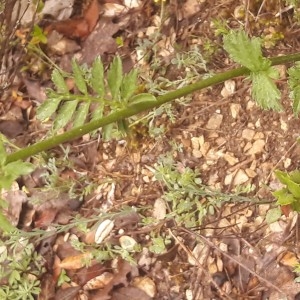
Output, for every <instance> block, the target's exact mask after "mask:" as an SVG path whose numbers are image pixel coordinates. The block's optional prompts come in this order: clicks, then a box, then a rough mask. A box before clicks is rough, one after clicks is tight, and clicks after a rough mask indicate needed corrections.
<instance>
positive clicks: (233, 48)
mask: <svg viewBox="0 0 300 300" xmlns="http://www.w3.org/2000/svg"><path fill="white" fill-rule="evenodd" d="M223 42H224V49H225V50H226V51H227V52H228V53H229V55H230V56H231V58H232V59H233V60H234V61H235V62H237V63H239V64H241V65H243V66H244V67H246V68H248V69H249V70H250V71H252V72H257V71H262V70H266V69H268V68H269V67H270V66H271V62H270V61H269V60H268V59H267V58H265V57H263V55H262V52H261V39H260V38H257V37H254V38H252V39H251V40H250V39H249V37H248V36H247V34H246V33H245V32H244V31H242V30H239V31H231V32H230V33H229V34H227V35H225V36H224V38H223Z"/></svg>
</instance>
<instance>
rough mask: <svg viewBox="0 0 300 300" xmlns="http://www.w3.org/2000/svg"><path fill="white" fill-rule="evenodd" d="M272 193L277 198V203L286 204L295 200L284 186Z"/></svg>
mask: <svg viewBox="0 0 300 300" xmlns="http://www.w3.org/2000/svg"><path fill="white" fill-rule="evenodd" d="M272 194H273V196H274V197H275V198H276V199H277V203H278V204H279V205H288V204H291V203H293V202H295V201H296V199H295V198H294V196H293V195H292V194H290V193H289V191H288V189H286V188H283V189H281V190H279V191H276V192H273V193H272Z"/></svg>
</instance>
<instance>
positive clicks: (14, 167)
mask: <svg viewBox="0 0 300 300" xmlns="http://www.w3.org/2000/svg"><path fill="white" fill-rule="evenodd" d="M34 169H35V166H34V165H33V164H31V163H29V162H22V161H21V160H17V161H14V162H11V163H9V164H7V165H4V166H2V168H1V170H0V174H1V177H0V186H1V187H2V188H5V189H9V188H10V187H11V185H12V183H13V182H14V181H15V180H16V179H17V178H18V177H20V176H21V175H27V174H30V173H31V172H33V171H34Z"/></svg>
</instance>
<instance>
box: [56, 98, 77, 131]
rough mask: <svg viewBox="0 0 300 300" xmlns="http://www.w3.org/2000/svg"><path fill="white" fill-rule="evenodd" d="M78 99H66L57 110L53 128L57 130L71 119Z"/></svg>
mask: <svg viewBox="0 0 300 300" xmlns="http://www.w3.org/2000/svg"><path fill="white" fill-rule="evenodd" d="M77 104H78V100H72V101H66V102H65V103H64V104H63V105H62V106H61V108H60V109H59V111H58V114H57V116H56V118H55V120H54V124H53V130H54V131H57V130H58V129H60V128H63V127H64V126H65V125H67V123H68V122H69V121H70V120H71V118H72V116H73V114H74V112H75V110H76V107H77Z"/></svg>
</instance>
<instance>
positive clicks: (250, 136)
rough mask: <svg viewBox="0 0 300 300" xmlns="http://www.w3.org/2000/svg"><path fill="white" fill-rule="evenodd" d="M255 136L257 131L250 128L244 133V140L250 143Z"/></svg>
mask: <svg viewBox="0 0 300 300" xmlns="http://www.w3.org/2000/svg"><path fill="white" fill-rule="evenodd" d="M254 135H255V131H254V130H252V129H249V128H245V129H244V130H243V131H242V138H243V139H245V140H248V141H251V140H252V139H253V137H254Z"/></svg>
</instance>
